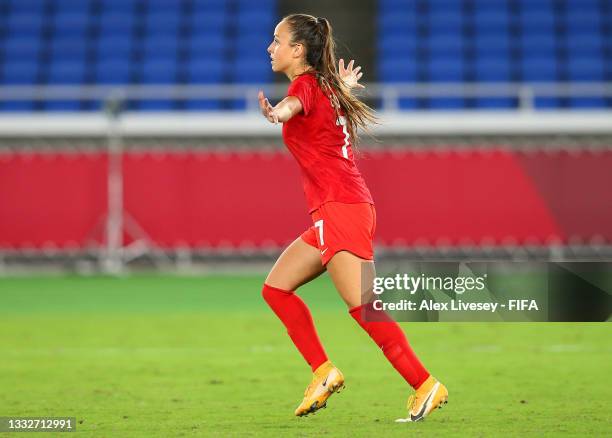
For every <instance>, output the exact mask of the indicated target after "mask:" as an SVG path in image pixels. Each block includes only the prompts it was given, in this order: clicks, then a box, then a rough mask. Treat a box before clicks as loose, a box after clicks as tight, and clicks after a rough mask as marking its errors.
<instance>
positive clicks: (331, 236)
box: [300, 202, 376, 266]
mask: <svg viewBox="0 0 612 438" xmlns="http://www.w3.org/2000/svg"><path fill="white" fill-rule="evenodd" d="M311 216H312V222H313V223H314V225H313V226H312V227H310V228H308V229H307V230H306V231H304V232H303V233H302V235H301V236H300V237H301V238H302V240H303V241H304V242H306V243H307V244H309V245H311V246H314V247H315V248H317V249H318V250H319V251H320V252H321V263H322V264H323V266H325V265H326V264H327V262H329V261H330V260H331V258H332V257H333V256H334V254H336V253H337V252H340V251H349V252H351V253H353V254H355V255H356V256H357V257H361V258H362V259H365V260H373V259H374V249H373V245H372V241H373V240H374V231H375V230H376V210H375V209H374V206H373V205H372V204H369V203H367V202H361V203H358V204H344V203H342V202H326V203H325V204H323V205H321V206H320V207H319V208H318V209H317V210H315V211H313V212H312V215H311Z"/></svg>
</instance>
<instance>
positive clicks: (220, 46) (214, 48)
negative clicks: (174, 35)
mask: <svg viewBox="0 0 612 438" xmlns="http://www.w3.org/2000/svg"><path fill="white" fill-rule="evenodd" d="M226 41H227V40H226V38H225V36H224V35H221V34H213V35H207V34H198V35H194V36H192V37H191V38H190V39H189V46H190V47H189V53H190V56H191V57H192V58H198V57H201V56H204V57H210V56H218V57H219V58H221V57H222V56H223V54H224V52H225V50H226V48H227V47H226Z"/></svg>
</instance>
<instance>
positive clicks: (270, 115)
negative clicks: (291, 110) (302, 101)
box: [257, 90, 278, 125]
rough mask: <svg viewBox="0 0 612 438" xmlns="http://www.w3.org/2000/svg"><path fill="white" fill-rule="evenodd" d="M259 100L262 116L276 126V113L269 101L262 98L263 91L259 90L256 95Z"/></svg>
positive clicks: (264, 97)
mask: <svg viewBox="0 0 612 438" xmlns="http://www.w3.org/2000/svg"><path fill="white" fill-rule="evenodd" d="M257 97H258V98H259V108H260V109H261V113H262V114H263V116H264V117H265V118H266V119H268V121H269V122H270V123H274V124H275V125H276V124H278V114H277V113H276V111H275V109H274V107H273V106H272V105H271V104H270V101H269V100H268V98H267V97H266V96H264V93H263V91H261V90H259V94H258V95H257Z"/></svg>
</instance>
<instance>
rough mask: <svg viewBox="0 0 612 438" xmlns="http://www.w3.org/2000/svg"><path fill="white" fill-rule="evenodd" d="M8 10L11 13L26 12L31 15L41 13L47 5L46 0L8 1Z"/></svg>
mask: <svg viewBox="0 0 612 438" xmlns="http://www.w3.org/2000/svg"><path fill="white" fill-rule="evenodd" d="M8 3H9V9H10V10H11V11H12V12H17V13H20V12H27V13H31V14H36V13H41V12H42V11H43V9H44V8H45V6H46V4H47V0H10V1H9V2H8Z"/></svg>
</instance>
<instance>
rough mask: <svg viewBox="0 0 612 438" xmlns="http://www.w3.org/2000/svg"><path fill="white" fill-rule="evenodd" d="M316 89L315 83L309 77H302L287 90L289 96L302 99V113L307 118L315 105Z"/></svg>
mask: <svg viewBox="0 0 612 438" xmlns="http://www.w3.org/2000/svg"><path fill="white" fill-rule="evenodd" d="M314 95H315V88H314V84H313V81H312V79H311V78H310V77H308V75H302V76H300V77H298V78H297V79H295V80H294V81H293V82H291V85H289V89H288V90H287V96H294V97H297V98H298V99H300V102H301V103H302V111H303V112H304V115H305V116H307V115H308V113H309V112H310V109H311V108H312V105H313V104H314Z"/></svg>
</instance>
